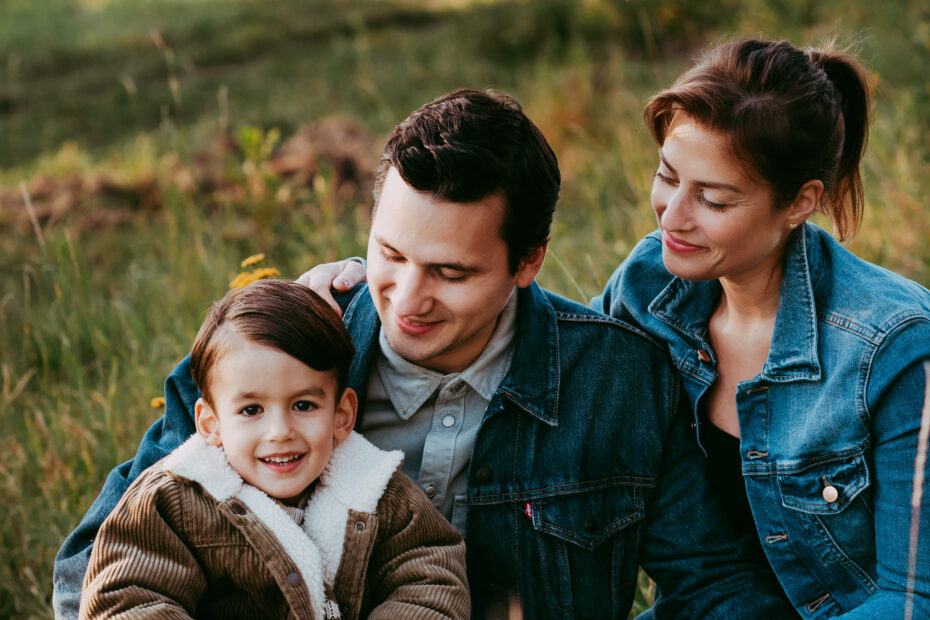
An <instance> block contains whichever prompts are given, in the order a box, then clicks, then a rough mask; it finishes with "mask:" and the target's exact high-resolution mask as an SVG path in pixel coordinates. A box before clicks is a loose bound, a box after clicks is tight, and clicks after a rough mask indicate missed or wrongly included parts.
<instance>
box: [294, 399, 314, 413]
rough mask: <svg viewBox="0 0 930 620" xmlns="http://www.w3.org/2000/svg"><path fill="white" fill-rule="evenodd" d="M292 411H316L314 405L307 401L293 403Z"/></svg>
mask: <svg viewBox="0 0 930 620" xmlns="http://www.w3.org/2000/svg"><path fill="white" fill-rule="evenodd" d="M294 409H296V410H297V411H313V410H314V409H316V405H314V404H313V403H311V402H310V401H309V400H298V401H297V402H296V403H294Z"/></svg>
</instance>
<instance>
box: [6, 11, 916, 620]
mask: <svg viewBox="0 0 930 620" xmlns="http://www.w3.org/2000/svg"><path fill="white" fill-rule="evenodd" d="M424 7H426V8H424ZM735 34H740V35H758V34H764V35H766V36H769V37H785V38H788V39H790V40H792V41H793V42H795V43H797V44H801V45H808V44H815V45H816V44H818V43H820V42H822V41H823V40H824V39H825V38H826V37H829V36H830V35H832V34H837V35H838V36H839V40H840V42H841V43H848V44H851V45H853V47H854V48H855V49H856V50H857V51H858V54H859V56H860V58H862V59H863V61H864V62H865V63H866V65H867V66H868V67H869V68H870V69H871V70H872V71H873V72H874V79H875V83H876V85H877V91H876V96H875V112H874V122H873V131H872V134H871V140H870V147H869V153H868V156H867V160H866V178H865V183H866V197H867V217H866V220H865V222H864V224H863V227H862V230H861V231H860V233H859V235H858V237H857V238H856V239H855V241H854V242H852V243H851V244H850V247H851V248H852V249H853V250H854V251H855V252H857V253H858V254H859V255H860V256H862V257H863V258H866V259H868V260H871V261H874V262H877V263H879V264H882V265H884V266H886V267H888V268H890V269H893V270H895V271H898V272H900V273H902V274H904V275H906V276H908V277H911V278H914V279H915V280H917V281H919V282H921V283H923V284H924V285H927V284H928V283H930V243H928V240H930V218H927V217H926V215H925V213H924V211H923V209H922V199H923V198H924V197H925V196H926V195H928V194H930V149H928V146H927V143H926V139H925V136H926V135H928V132H930V78H928V75H927V73H926V70H925V68H926V67H927V66H930V9H928V8H927V7H926V6H925V3H923V2H919V1H917V0H910V1H908V0H903V1H901V2H883V3H873V2H867V1H866V0H851V1H848V2H840V1H839V0H823V1H820V2H813V1H805V0H778V1H777V2H762V1H761V0H745V1H742V2H737V1H736V0H724V1H723V2H709V1H706V0H668V1H665V0H663V1H662V2H654V1H649V0H585V1H583V2H576V1H570V0H540V1H536V2H477V3H474V4H473V5H472V4H470V3H468V2H462V1H448V2H446V1H443V0H432V1H430V2H412V1H410V2H400V1H398V2H389V1H386V0H385V1H380V0H341V1H340V0H331V1H329V2H323V1H322V0H310V1H304V2H297V1H296V0H279V1H278V2H275V3H267V2H260V1H258V0H188V1H183V2H182V1H181V0H42V2H33V1H29V0H2V1H0V144H2V148H0V243H2V247H3V248H4V251H3V253H2V254H0V428H2V429H3V432H2V433H0V505H2V506H4V507H5V508H6V511H7V512H6V517H5V518H4V519H3V521H2V524H0V549H2V551H0V554H2V555H0V616H2V617H14V618H32V617H37V618H47V617H50V616H51V569H52V561H53V558H54V554H55V551H56V550H57V548H58V546H59V544H60V543H61V541H62V540H63V538H64V537H65V536H66V535H67V533H68V532H69V531H70V530H71V529H72V528H73V527H74V526H75V525H76V524H77V522H78V520H79V519H80V516H81V515H82V514H83V513H84V512H85V511H86V510H87V508H88V507H89V506H90V504H91V502H92V501H93V499H94V497H95V496H96V493H97V491H98V490H99V489H100V487H101V485H102V484H103V481H104V478H105V477H106V474H107V472H108V471H109V470H110V469H111V468H112V467H113V466H115V465H116V464H117V463H119V462H122V461H124V460H126V459H128V458H130V457H131V456H132V455H133V454H134V452H135V449H136V446H137V445H138V441H139V439H140V438H141V436H142V434H143V433H144V431H145V429H146V427H147V426H148V425H149V424H151V423H152V422H153V421H154V420H155V419H157V418H158V417H159V415H160V411H159V410H156V409H152V408H151V407H150V406H149V402H150V399H151V398H152V397H155V396H158V395H159V394H160V393H161V384H162V381H163V378H164V377H165V376H166V375H167V374H168V372H170V370H171V369H172V367H173V366H174V364H175V363H176V362H177V361H178V359H179V358H180V357H181V356H183V355H184V354H185V353H186V351H187V350H188V348H189V345H190V342H191V341H192V339H193V336H194V334H195V330H196V328H197V326H198V325H199V323H200V320H201V317H202V314H203V312H204V311H205V309H206V307H207V306H208V304H209V303H210V302H211V301H212V300H213V299H215V298H217V297H219V296H220V295H222V294H223V292H224V291H225V290H226V288H227V284H228V282H229V281H230V280H231V279H232V278H233V277H234V276H235V275H236V273H237V272H238V271H239V266H238V263H239V261H240V260H241V259H242V258H244V257H246V256H248V255H249V254H253V253H256V252H265V253H266V254H267V259H266V262H265V264H266V265H268V266H273V267H276V268H278V269H280V271H281V273H282V274H283V275H284V276H285V277H296V276H297V275H299V274H300V273H301V272H302V271H303V270H304V269H305V268H307V267H309V266H311V265H313V264H315V263H317V262H319V261H322V260H328V259H333V258H336V257H341V256H345V255H350V254H358V253H362V252H363V251H364V246H365V238H366V230H367V225H368V219H367V218H368V208H369V206H370V205H369V198H368V196H367V194H366V192H367V185H366V183H367V182H369V181H368V180H366V177H365V175H366V174H368V172H366V171H365V170H364V169H363V168H366V167H367V166H369V165H370V166H371V167H372V168H373V166H374V165H375V163H376V161H377V157H376V155H377V153H376V152H375V156H374V159H373V160H372V156H371V148H370V147H371V145H374V148H375V150H377V147H378V146H379V145H380V142H381V141H383V138H384V135H385V133H386V132H387V131H388V130H389V129H390V128H391V127H392V126H393V125H394V124H395V123H396V122H397V121H399V120H400V119H402V118H403V117H405V116H406V115H407V114H408V113H409V112H410V111H411V110H413V109H414V108H415V107H417V106H418V105H420V104H421V103H423V102H425V101H427V100H429V99H431V98H433V97H435V96H437V95H439V94H441V93H443V92H445V91H447V90H450V89H452V88H456V87H460V86H469V87H476V88H488V87H494V88H497V89H499V90H502V91H505V92H508V93H510V94H513V95H514V96H515V97H517V99H519V100H520V101H521V102H522V103H523V105H524V108H525V109H526V110H527V112H528V113H529V114H530V116H531V117H532V118H534V120H536V122H537V123H538V124H539V125H540V127H541V128H542V130H543V131H544V133H545V134H546V135H547V136H548V137H549V138H550V140H551V143H552V145H553V147H554V149H555V150H556V153H557V154H558V156H559V159H560V163H561V166H562V171H563V178H564V183H563V192H562V196H563V197H562V201H561V203H560V207H559V210H558V212H557V214H556V223H555V226H554V230H553V242H552V244H551V249H550V254H549V258H548V260H547V263H546V266H545V268H544V270H543V273H542V274H541V276H540V280H541V282H542V284H543V285H545V286H548V287H550V288H552V289H554V290H557V291H559V292H561V293H564V294H565V295H567V296H569V297H573V298H576V299H581V300H583V301H584V300H587V299H588V298H589V297H591V296H593V295H594V294H596V293H597V292H598V291H599V289H600V287H601V286H602V285H603V283H604V282H605V281H606V279H607V277H608V275H609V274H610V272H611V271H612V269H613V268H614V267H615V266H616V264H617V263H618V262H619V261H620V260H621V259H622V258H623V257H624V256H625V255H626V253H627V252H628V251H629V250H630V248H632V246H633V245H634V244H635V242H636V241H637V240H638V239H639V238H640V237H641V236H642V235H643V234H645V233H646V232H648V231H649V230H650V229H651V228H652V227H653V218H652V214H651V211H650V209H649V206H648V195H649V187H650V184H651V178H652V174H653V172H654V166H655V150H654V145H653V144H652V142H651V138H650V136H649V134H648V132H647V131H646V130H645V129H644V128H643V127H642V122H641V110H642V106H643V103H644V102H645V100H646V99H647V98H648V96H649V95H650V94H651V93H653V92H655V91H656V90H657V89H658V88H660V87H662V86H663V85H667V84H668V83H670V82H671V81H672V80H673V79H674V77H675V76H676V75H678V73H679V72H680V71H681V70H682V69H683V68H684V67H685V66H686V65H687V62H688V60H689V58H690V57H691V56H692V55H693V54H694V53H696V52H697V51H698V50H699V49H700V48H701V47H703V46H704V45H706V44H708V43H710V42H713V41H716V40H720V39H723V38H728V37H730V36H733V35H735ZM334 114H335V115H340V116H341V117H345V118H348V119H350V120H351V121H352V122H353V123H354V124H355V125H349V124H348V123H349V121H345V120H343V121H326V123H324V124H323V126H324V127H329V128H331V129H332V128H334V127H335V129H334V131H336V132H337V133H336V135H337V137H338V136H347V135H349V133H345V132H347V131H349V130H347V129H345V127H346V126H349V127H354V126H356V125H357V126H358V127H360V128H362V129H364V132H362V133H361V137H360V138H358V148H357V149H356V152H355V153H354V154H353V155H352V161H353V162H357V163H358V164H359V165H358V166H356V167H355V168H352V167H351V166H350V167H349V168H346V167H345V165H344V163H345V162H342V163H340V161H339V160H338V159H333V158H332V157H330V158H327V157H324V156H320V157H318V158H317V159H316V160H315V162H316V163H315V166H316V167H315V169H314V171H313V174H304V175H303V176H300V175H297V176H294V175H289V174H285V173H284V172H282V169H281V168H280V159H276V157H277V156H276V154H277V153H280V150H281V149H280V148H279V147H281V145H283V144H285V143H286V141H287V140H288V139H289V138H291V136H293V135H294V134H295V132H297V130H298V127H299V126H301V125H302V124H305V123H313V122H316V121H319V120H320V119H324V118H326V117H329V116H332V115H334ZM340 127H341V128H342V129H340ZM340 131H341V132H343V133H339V132H340ZM317 135H318V134H317ZM352 135H355V134H352ZM366 140H367V142H366ZM335 142H336V143H341V142H340V140H338V139H337V140H336V141H335ZM20 181H23V182H24V183H25V187H26V190H27V192H28V194H29V195H30V198H31V203H32V204H33V208H34V211H35V213H36V218H37V219H36V224H37V226H38V229H37V228H36V227H35V226H34V225H33V223H32V222H31V220H30V218H29V217H28V216H27V213H28V212H27V209H26V207H25V204H24V200H23V197H22V193H21V190H20ZM645 583H646V582H645V581H644V586H643V588H642V590H643V595H644V599H643V600H641V601H640V604H643V605H645V599H646V598H648V596H649V595H648V586H647V585H645Z"/></svg>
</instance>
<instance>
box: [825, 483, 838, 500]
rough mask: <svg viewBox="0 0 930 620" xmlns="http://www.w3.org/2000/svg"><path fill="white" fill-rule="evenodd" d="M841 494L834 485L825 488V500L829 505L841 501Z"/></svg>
mask: <svg viewBox="0 0 930 620" xmlns="http://www.w3.org/2000/svg"><path fill="white" fill-rule="evenodd" d="M839 497H840V493H839V491H837V490H836V487H835V486H833V485H832V484H828V485H827V486H825V487H824V488H823V499H824V500H825V501H826V502H827V503H828V504H832V503H833V502H835V501H836V500H837V499H839Z"/></svg>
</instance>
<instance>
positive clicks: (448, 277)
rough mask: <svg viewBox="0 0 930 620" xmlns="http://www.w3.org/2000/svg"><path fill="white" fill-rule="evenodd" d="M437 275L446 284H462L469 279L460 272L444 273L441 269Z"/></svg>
mask: <svg viewBox="0 0 930 620" xmlns="http://www.w3.org/2000/svg"><path fill="white" fill-rule="evenodd" d="M436 274H437V275H438V276H439V277H440V278H441V279H442V280H445V281H446V282H462V281H463V280H465V278H466V277H467V276H466V275H465V274H463V273H460V272H458V271H444V270H442V269H440V270H439V271H437V272H436Z"/></svg>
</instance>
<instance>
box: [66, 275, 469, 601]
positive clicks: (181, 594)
mask: <svg viewBox="0 0 930 620" xmlns="http://www.w3.org/2000/svg"><path fill="white" fill-rule="evenodd" d="M353 354H354V349H353V346H352V343H351V340H350V338H349V335H348V333H347V332H346V330H345V328H344V327H343V325H342V322H341V321H340V319H339V317H338V316H337V315H336V313H335V312H334V311H333V310H332V309H331V308H330V307H329V306H328V305H327V304H326V303H325V302H323V301H322V300H321V299H320V298H319V297H317V296H316V294H314V293H311V292H310V291H309V290H308V289H306V288H304V287H303V286H300V285H297V284H294V283H290V282H283V281H279V280H262V281H258V282H255V283H253V284H251V285H249V286H247V287H245V288H244V289H241V290H238V291H233V292H230V293H229V294H228V295H226V297H224V298H223V299H222V300H221V301H219V302H217V303H216V304H214V306H213V308H212V309H211V311H210V314H209V316H208V317H207V319H206V321H205V322H204V324H203V326H202V327H201V328H200V332H199V333H198V334H197V339H196V341H195V342H194V347H193V350H192V353H191V374H192V375H193V378H194V381H195V382H196V384H197V386H198V388H200V391H201V395H202V396H201V398H200V400H198V401H197V405H196V409H195V412H196V427H197V434H195V435H194V436H192V437H191V438H190V439H189V440H188V441H187V442H186V443H184V444H183V445H181V446H180V447H179V448H178V449H177V450H175V451H174V452H172V453H171V454H170V455H168V456H167V457H166V458H164V459H162V460H161V461H159V462H158V463H156V464H155V465H153V466H152V467H151V468H149V469H148V470H146V472H145V473H144V474H143V475H141V476H140V477H139V478H138V479H137V480H136V481H135V482H134V483H133V484H132V486H131V487H130V488H129V490H128V491H127V492H126V494H125V495H124V496H123V498H122V500H121V501H120V503H119V505H118V506H117V507H116V509H115V510H114V512H113V513H112V514H111V515H110V516H109V517H108V518H107V520H106V521H105V522H104V523H103V526H102V527H101V529H100V531H99V534H98V536H97V538H96V540H95V542H94V550H93V554H92V555H91V559H90V565H89V568H88V571H87V574H86V576H85V579H84V588H83V593H82V596H81V617H82V618H83V617H97V616H104V615H106V616H109V615H111V614H116V613H121V612H127V611H130V610H132V612H133V615H136V614H139V613H141V614H146V615H147V614H151V615H158V616H171V617H177V616H182V617H184V616H195V617H199V618H200V617H202V618H207V617H223V618H227V617H230V618H231V617H241V618H284V617H296V618H318V619H323V618H340V617H341V618H358V617H369V618H376V617H377V618H467V617H468V615H469V610H470V604H469V596H468V586H467V584H466V578H465V546H464V542H463V540H462V537H461V536H460V535H459V534H458V532H457V531H456V530H455V529H454V528H453V527H452V526H451V525H449V523H448V522H447V521H446V520H445V519H444V518H443V517H442V515H440V514H439V512H438V511H437V510H436V509H435V508H434V507H433V505H432V504H431V503H430V501H429V500H428V499H427V498H426V496H425V495H424V494H423V492H422V491H421V490H420V489H419V488H418V487H417V486H416V485H414V484H413V482H411V481H410V480H409V479H408V478H406V477H405V476H404V475H403V474H401V473H400V471H399V469H398V468H399V466H400V463H401V460H402V458H403V455H402V453H401V452H399V451H396V450H395V451H392V452H385V451H382V450H380V449H378V448H376V447H375V446H373V445H372V444H370V443H369V442H368V441H366V440H365V439H364V438H362V436H361V435H358V434H357V433H355V432H353V431H352V426H353V424H354V423H355V413H356V404H357V401H356V395H355V392H353V391H352V390H351V389H350V388H347V387H346V385H345V384H346V376H347V373H348V368H349V363H350V361H351V359H352V355H353Z"/></svg>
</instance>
